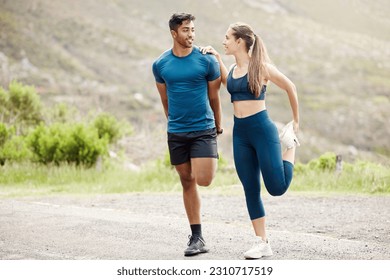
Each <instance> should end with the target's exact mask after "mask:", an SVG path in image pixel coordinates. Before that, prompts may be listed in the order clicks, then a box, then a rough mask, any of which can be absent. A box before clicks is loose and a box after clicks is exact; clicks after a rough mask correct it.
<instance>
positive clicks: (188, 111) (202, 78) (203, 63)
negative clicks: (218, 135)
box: [153, 46, 220, 133]
mask: <svg viewBox="0 0 390 280" xmlns="http://www.w3.org/2000/svg"><path fill="white" fill-rule="evenodd" d="M153 74H154V77H155V79H156V82H158V83H165V85H166V88H167V96H168V132H170V133H180V132H190V131H200V130H206V129H210V128H213V127H215V121H214V113H213V111H212V109H211V107H210V103H209V99H208V87H207V82H208V81H214V80H215V79H217V78H218V77H219V76H220V70H219V64H218V61H217V59H216V58H215V57H214V56H213V55H203V54H202V53H201V52H200V51H199V48H198V47H196V46H194V48H193V50H192V52H191V53H190V54H189V55H187V56H185V57H177V56H175V55H174V54H173V52H172V49H170V50H167V51H165V52H164V53H163V54H162V55H161V56H160V57H159V58H158V59H157V60H156V61H155V62H154V63H153Z"/></svg>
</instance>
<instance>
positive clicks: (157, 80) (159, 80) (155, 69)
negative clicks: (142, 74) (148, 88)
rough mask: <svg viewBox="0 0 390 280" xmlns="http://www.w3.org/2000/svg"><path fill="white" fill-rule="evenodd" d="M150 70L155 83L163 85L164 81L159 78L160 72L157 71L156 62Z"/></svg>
mask: <svg viewBox="0 0 390 280" xmlns="http://www.w3.org/2000/svg"><path fill="white" fill-rule="evenodd" d="M152 70H153V75H154V79H155V80H156V82H158V83H160V84H164V83H165V81H164V79H163V78H162V77H161V75H160V71H158V67H157V62H154V63H153V66H152Z"/></svg>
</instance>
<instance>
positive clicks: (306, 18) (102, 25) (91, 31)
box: [0, 0, 390, 161]
mask: <svg viewBox="0 0 390 280" xmlns="http://www.w3.org/2000/svg"><path fill="white" fill-rule="evenodd" d="M178 11H186V12H190V13H193V14H194V15H196V17H197V19H196V21H195V24H196V28H197V38H196V43H197V44H198V45H206V44H212V45H214V46H215V47H216V48H217V49H218V50H220V51H222V45H221V42H222V40H223V37H224V34H225V31H226V29H227V27H228V25H229V24H230V23H232V22H236V21H244V22H247V23H249V24H251V25H252V26H253V27H254V28H255V30H256V31H257V33H258V34H259V35H260V36H261V37H262V38H263V40H264V41H265V43H266V45H267V47H268V51H269V54H270V56H271V59H272V60H273V62H274V63H275V64H276V66H277V67H278V68H279V69H280V70H281V71H282V72H284V73H285V74H286V75H287V76H289V77H290V78H291V79H292V80H293V81H294V83H295V84H296V85H297V88H298V91H299V97H300V105H301V116H302V120H301V138H302V141H301V144H303V145H304V146H303V147H302V148H301V149H300V150H299V154H298V158H299V160H301V161H307V160H309V159H310V158H312V157H314V156H318V155H319V154H322V153H324V152H326V151H334V152H336V153H341V154H343V155H345V157H347V158H348V157H370V158H374V159H376V160H388V159H389V157H390V141H389V139H390V126H389V125H390V110H389V108H390V79H389V77H390V60H389V59H388V58H389V57H390V21H389V20H388V18H387V15H388V14H390V2H389V1H385V0H378V1H368V0H344V1H336V0H330V1H329V0H327V1H325V0H319V1H309V0H296V1H288V0H278V1H273V0H242V1H233V0H223V1H222V0H198V1H190V0H182V1H168V0H159V1H157V0H156V1H136V0H72V1H63V0H0V83H1V84H2V85H3V86H6V85H7V84H8V82H9V81H10V80H12V79H18V80H20V81H22V82H25V83H28V84H32V85H35V86H36V87H37V89H38V91H39V93H40V95H41V97H42V100H43V101H44V103H45V104H46V105H47V106H51V105H52V104H53V103H58V102H66V103H70V104H73V105H75V106H77V107H78V108H80V109H81V110H83V111H88V110H91V109H94V110H106V111H110V112H112V113H114V114H115V115H117V116H118V117H125V118H127V119H129V120H131V121H132V122H133V123H134V124H135V126H136V127H138V128H139V129H140V130H141V131H142V134H145V125H146V124H147V127H148V128H149V129H150V130H157V131H161V132H162V136H161V137H151V136H150V137H149V138H150V139H148V141H147V142H151V144H152V145H151V146H154V147H158V148H156V151H153V153H151V154H150V156H149V155H148V156H145V155H144V156H143V157H146V158H150V157H153V156H154V157H155V156H157V155H159V154H161V151H164V149H165V143H164V133H163V131H164V126H165V119H164V118H165V117H164V116H163V113H162V109H161V105H160V101H159V97H158V93H157V91H156V89H155V86H154V80H153V77H152V74H151V64H152V62H153V60H154V59H155V58H156V57H157V56H158V55H159V54H160V53H161V52H162V51H164V50H165V49H168V48H169V47H170V46H171V38H170V34H169V30H168V26H167V22H168V19H169V17H170V15H171V14H172V13H174V12H178ZM225 61H226V63H228V64H229V63H231V62H232V58H231V57H225ZM221 94H222V96H223V109H224V115H225V117H224V125H225V128H226V131H227V135H229V133H230V132H231V125H232V118H231V113H232V111H231V104H230V102H229V97H228V96H227V94H226V90H222V91H221ZM267 98H268V109H269V111H270V114H271V116H272V118H273V119H274V120H276V121H278V122H287V121H288V120H289V119H290V118H291V113H290V111H289V105H288V101H287V98H286V95H285V94H283V92H281V91H280V90H279V89H278V88H277V87H276V86H270V88H269V94H268V97H267ZM146 134H147V135H155V134H154V133H152V132H150V133H146ZM154 141H156V143H154ZM161 142H162V143H161ZM129 143H130V144H129V147H128V150H129V151H131V152H132V153H139V149H136V150H134V148H131V147H130V146H131V142H129ZM137 143H138V144H139V139H138V140H137ZM161 145H162V146H161ZM230 146H231V143H230V137H229V136H225V137H224V138H223V139H221V149H222V151H223V153H225V154H227V155H230V154H231V148H230ZM145 150H147V149H145ZM145 152H146V151H145Z"/></svg>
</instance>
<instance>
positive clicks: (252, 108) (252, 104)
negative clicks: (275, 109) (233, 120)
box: [233, 100, 266, 118]
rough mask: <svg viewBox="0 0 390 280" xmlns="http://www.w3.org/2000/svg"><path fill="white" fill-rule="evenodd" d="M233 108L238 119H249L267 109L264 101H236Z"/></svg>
mask: <svg viewBox="0 0 390 280" xmlns="http://www.w3.org/2000/svg"><path fill="white" fill-rule="evenodd" d="M233 108H234V115H235V116H236V117H237V118H245V117H249V116H252V115H254V114H256V113H258V112H261V111H263V110H265V109H266V107H265V101H264V100H241V101H234V102H233Z"/></svg>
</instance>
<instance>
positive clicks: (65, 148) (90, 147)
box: [28, 123, 108, 167]
mask: <svg viewBox="0 0 390 280" xmlns="http://www.w3.org/2000/svg"><path fill="white" fill-rule="evenodd" d="M28 145H29V147H30V148H31V150H32V152H33V155H34V159H35V160H36V161H38V162H41V163H44V164H50V163H55V164H57V165H58V164H60V163H63V162H67V163H73V164H76V165H85V166H87V167H90V166H92V165H94V164H95V163H96V161H97V159H98V157H99V156H100V155H104V154H107V145H108V142H107V140H106V139H105V138H103V139H101V138H99V136H98V131H97V130H96V128H94V127H92V126H86V125H83V124H76V125H71V124H63V123H56V124H53V125H52V126H50V127H46V126H44V125H39V126H38V127H36V129H35V130H34V131H33V132H32V133H31V134H30V135H29V137H28Z"/></svg>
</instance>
